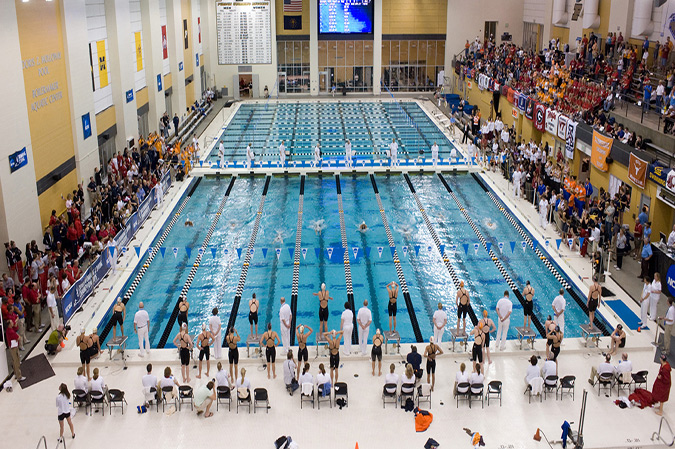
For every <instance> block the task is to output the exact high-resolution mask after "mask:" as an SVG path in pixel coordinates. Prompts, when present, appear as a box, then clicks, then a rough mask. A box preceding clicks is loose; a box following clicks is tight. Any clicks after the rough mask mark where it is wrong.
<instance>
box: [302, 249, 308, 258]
mask: <svg viewBox="0 0 675 449" xmlns="http://www.w3.org/2000/svg"><path fill="white" fill-rule="evenodd" d="M305 259H307V248H302V260H305Z"/></svg>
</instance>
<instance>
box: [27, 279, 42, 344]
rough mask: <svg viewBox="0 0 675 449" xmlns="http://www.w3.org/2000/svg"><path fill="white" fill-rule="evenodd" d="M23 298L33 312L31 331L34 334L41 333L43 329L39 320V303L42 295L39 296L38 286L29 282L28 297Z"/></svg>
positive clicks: (40, 310)
mask: <svg viewBox="0 0 675 449" xmlns="http://www.w3.org/2000/svg"><path fill="white" fill-rule="evenodd" d="M25 298H26V299H27V300H28V303H29V304H30V305H31V310H32V312H33V329H35V332H41V331H42V329H44V328H45V327H44V325H43V324H42V320H41V314H42V306H41V304H40V303H41V300H42V295H40V292H39V291H38V286H37V284H36V283H35V282H31V284H30V289H29V290H28V296H26V297H25Z"/></svg>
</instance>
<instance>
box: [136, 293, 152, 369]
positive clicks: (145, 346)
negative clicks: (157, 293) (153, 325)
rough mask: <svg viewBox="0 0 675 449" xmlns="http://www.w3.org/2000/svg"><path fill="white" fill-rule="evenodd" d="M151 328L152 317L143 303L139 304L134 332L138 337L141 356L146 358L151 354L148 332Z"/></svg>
mask: <svg viewBox="0 0 675 449" xmlns="http://www.w3.org/2000/svg"><path fill="white" fill-rule="evenodd" d="M149 327H150V316H149V315H148V312H146V311H145V309H144V308H143V303H142V302H141V303H139V304H138V312H136V314H135V315H134V332H136V334H137V335H138V349H140V351H141V352H140V354H139V356H141V357H144V356H145V353H146V351H147V353H148V354H150V338H149V337H148V330H149Z"/></svg>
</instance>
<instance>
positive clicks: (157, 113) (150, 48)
mask: <svg viewBox="0 0 675 449" xmlns="http://www.w3.org/2000/svg"><path fill="white" fill-rule="evenodd" d="M141 22H142V26H143V55H144V60H145V82H146V83H147V85H148V124H149V125H150V131H151V132H152V131H158V129H157V127H158V124H159V118H160V117H161V116H162V114H163V113H164V109H165V105H164V76H163V75H162V66H163V59H162V26H161V24H160V19H159V0H143V1H141ZM158 75H159V76H160V77H161V78H162V90H161V91H158V90H157V76H158Z"/></svg>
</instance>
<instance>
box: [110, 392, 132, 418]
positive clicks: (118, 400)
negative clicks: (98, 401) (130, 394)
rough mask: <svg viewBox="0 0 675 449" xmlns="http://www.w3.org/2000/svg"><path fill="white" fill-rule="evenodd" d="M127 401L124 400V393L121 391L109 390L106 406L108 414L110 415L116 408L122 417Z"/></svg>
mask: <svg viewBox="0 0 675 449" xmlns="http://www.w3.org/2000/svg"><path fill="white" fill-rule="evenodd" d="M126 403H127V400H126V399H124V392H123V391H122V390H116V389H111V390H108V405H109V406H110V414H111V415H112V409H113V407H118V408H121V409H122V414H123V415H124V406H125V405H126Z"/></svg>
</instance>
